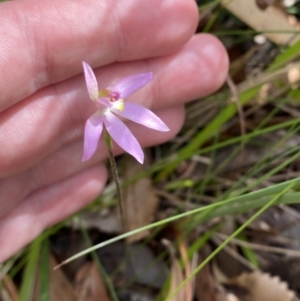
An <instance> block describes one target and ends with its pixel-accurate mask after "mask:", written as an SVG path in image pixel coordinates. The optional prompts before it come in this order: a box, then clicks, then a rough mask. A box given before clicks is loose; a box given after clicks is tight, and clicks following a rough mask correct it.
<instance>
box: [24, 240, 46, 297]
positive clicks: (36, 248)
mask: <svg viewBox="0 0 300 301" xmlns="http://www.w3.org/2000/svg"><path fill="white" fill-rule="evenodd" d="M41 244H42V240H41V238H40V237H38V238H36V239H35V241H34V242H33V243H32V244H31V246H30V248H29V250H28V254H27V258H28V261H27V264H26V267H25V271H24V273H23V278H22V284H21V290H20V297H19V301H31V300H32V296H33V290H34V280H35V276H36V267H37V263H38V259H39V253H40V249H41Z"/></svg>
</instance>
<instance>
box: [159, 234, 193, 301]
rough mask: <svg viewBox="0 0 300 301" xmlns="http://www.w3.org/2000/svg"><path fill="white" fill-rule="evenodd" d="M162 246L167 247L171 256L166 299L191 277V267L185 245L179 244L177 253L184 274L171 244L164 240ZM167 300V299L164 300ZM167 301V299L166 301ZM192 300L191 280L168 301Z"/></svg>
mask: <svg viewBox="0 0 300 301" xmlns="http://www.w3.org/2000/svg"><path fill="white" fill-rule="evenodd" d="M162 242H163V244H164V245H165V246H166V247H167V249H168V251H169V253H170V256H171V262H172V265H171V284H170V288H169V293H168V297H170V296H171V294H172V293H173V292H174V291H175V290H176V288H177V287H178V286H179V285H180V284H181V283H182V282H183V281H184V279H185V278H188V277H189V276H190V275H191V265H190V263H189V261H188V256H187V248H186V245H185V243H183V242H181V244H180V247H179V251H180V254H181V257H182V259H183V263H184V269H185V273H183V271H182V269H181V267H180V264H179V260H178V259H177V258H176V255H175V249H174V247H173V246H172V244H171V242H170V241H168V240H166V239H164V240H163V241H162ZM166 299H168V298H166ZM168 300H169V299H168ZM192 300H193V285H192V280H191V281H190V282H189V283H187V285H186V286H185V287H184V289H182V290H180V291H179V292H178V293H177V294H176V295H175V296H174V297H173V298H172V299H170V301H192Z"/></svg>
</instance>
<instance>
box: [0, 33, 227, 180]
mask: <svg viewBox="0 0 300 301" xmlns="http://www.w3.org/2000/svg"><path fill="white" fill-rule="evenodd" d="M146 68H147V69H153V70H155V74H154V79H153V80H152V81H151V82H150V83H149V84H148V85H147V86H145V87H144V88H143V89H141V90H139V91H138V92H137V93H136V94H134V95H133V96H132V98H131V99H130V100H131V101H133V102H137V103H141V104H143V105H146V106H148V107H153V108H161V107H166V106H170V105H177V104H180V103H183V102H185V101H187V100H191V99H195V98H198V97H201V96H204V95H206V94H209V93H212V92H213V91H215V90H216V89H218V88H219V87H220V85H221V84H222V83H223V81H224V79H225V77H226V74H227V70H228V59H227V55H226V52H225V50H224V48H223V46H222V45H221V44H220V42H219V41H218V40H217V39H215V38H214V37H212V36H209V35H198V36H195V37H194V38H193V39H192V40H191V41H190V42H189V43H187V45H186V46H185V47H183V48H182V49H181V51H179V52H177V53H176V54H172V55H169V56H165V57H160V58H154V59H151V60H147V61H140V62H136V63H119V64H114V65H111V66H106V67H103V68H100V69H99V70H97V72H96V74H97V76H98V80H99V82H101V83H103V86H104V87H105V86H108V85H110V84H112V82H113V81H114V78H115V77H116V78H117V77H123V76H125V75H126V74H127V75H128V74H134V73H139V72H142V71H145V69H146ZM117 80H118V78H117ZM94 111H95V107H94V104H93V103H92V102H91V101H89V100H88V94H87V91H86V87H85V84H84V79H83V76H82V75H81V76H78V77H76V78H73V79H70V80H68V81H66V82H63V83H61V84H58V85H56V86H52V87H48V88H45V89H43V90H41V91H39V92H38V93H36V94H35V95H34V96H32V97H29V98H28V99H27V100H26V101H22V102H20V103H18V104H17V105H15V106H13V107H12V108H11V109H10V110H6V111H5V112H3V113H2V114H1V115H0V124H2V130H1V132H2V135H1V136H0V145H1V149H0V158H2V160H0V177H1V176H2V177H3V176H5V175H9V174H10V175H11V174H13V173H16V172H19V171H21V170H24V169H26V168H29V167H30V166H33V165H35V164H37V162H39V161H40V160H42V159H43V158H45V157H47V156H48V155H50V154H51V153H53V152H55V151H56V150H58V149H59V148H61V147H62V146H64V145H67V144H69V143H72V142H73V141H76V140H77V139H79V138H82V135H83V128H84V123H85V120H86V119H87V118H88V117H89V116H91V115H92V114H93V112H94Z"/></svg>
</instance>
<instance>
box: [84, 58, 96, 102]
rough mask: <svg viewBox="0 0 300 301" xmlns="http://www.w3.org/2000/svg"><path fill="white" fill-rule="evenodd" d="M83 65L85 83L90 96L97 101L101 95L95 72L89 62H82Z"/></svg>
mask: <svg viewBox="0 0 300 301" xmlns="http://www.w3.org/2000/svg"><path fill="white" fill-rule="evenodd" d="M82 65H83V70H84V77H85V83H86V87H87V90H88V92H89V95H90V98H91V100H93V101H96V100H97V98H98V95H99V89H98V84H97V80H96V77H95V74H94V72H93V70H92V68H91V66H90V65H89V64H87V63H85V62H82Z"/></svg>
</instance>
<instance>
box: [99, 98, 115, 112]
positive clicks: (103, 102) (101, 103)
mask: <svg viewBox="0 0 300 301" xmlns="http://www.w3.org/2000/svg"><path fill="white" fill-rule="evenodd" d="M96 106H97V108H98V109H99V110H104V109H106V108H111V107H112V103H111V102H110V101H109V100H108V99H107V98H105V97H100V98H98V99H97V101H96Z"/></svg>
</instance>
